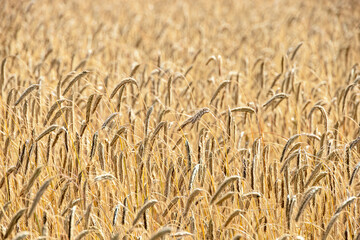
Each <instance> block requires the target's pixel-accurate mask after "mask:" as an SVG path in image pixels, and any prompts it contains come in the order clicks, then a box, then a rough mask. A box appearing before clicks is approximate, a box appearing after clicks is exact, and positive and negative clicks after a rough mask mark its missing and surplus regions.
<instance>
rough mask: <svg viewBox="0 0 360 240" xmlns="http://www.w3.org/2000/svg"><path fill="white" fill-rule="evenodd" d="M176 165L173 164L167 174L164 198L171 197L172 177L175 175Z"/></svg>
mask: <svg viewBox="0 0 360 240" xmlns="http://www.w3.org/2000/svg"><path fill="white" fill-rule="evenodd" d="M174 171H175V169H174V164H173V163H171V165H170V167H169V170H168V172H167V174H166V181H165V190H164V196H165V197H166V198H167V197H168V195H169V191H170V187H171V177H172V176H173V174H174Z"/></svg>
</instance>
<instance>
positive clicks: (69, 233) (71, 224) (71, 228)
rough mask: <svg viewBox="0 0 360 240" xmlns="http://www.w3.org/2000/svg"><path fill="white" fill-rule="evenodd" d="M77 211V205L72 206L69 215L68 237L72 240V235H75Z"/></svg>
mask: <svg viewBox="0 0 360 240" xmlns="http://www.w3.org/2000/svg"><path fill="white" fill-rule="evenodd" d="M75 211H76V206H74V207H72V208H71V211H70V216H69V229H68V239H70V240H71V239H72V236H73V229H74V221H75V220H74V219H75Z"/></svg>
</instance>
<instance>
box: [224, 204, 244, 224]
mask: <svg viewBox="0 0 360 240" xmlns="http://www.w3.org/2000/svg"><path fill="white" fill-rule="evenodd" d="M243 213H245V212H244V211H242V210H239V209H236V210H235V211H233V212H232V213H231V214H230V216H229V217H228V218H227V219H226V221H225V223H224V226H223V227H224V228H226V227H227V226H228V225H229V224H230V223H231V221H232V220H233V219H234V218H235V217H236V216H238V215H242V214H243Z"/></svg>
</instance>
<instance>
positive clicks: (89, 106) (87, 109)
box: [85, 93, 96, 123]
mask: <svg viewBox="0 0 360 240" xmlns="http://www.w3.org/2000/svg"><path fill="white" fill-rule="evenodd" d="M95 95H96V94H95V93H94V94H91V95H90V96H89V98H88V100H87V102H86V120H85V121H86V123H88V122H89V121H90V115H91V106H92V105H91V104H92V102H93V100H94V97H95Z"/></svg>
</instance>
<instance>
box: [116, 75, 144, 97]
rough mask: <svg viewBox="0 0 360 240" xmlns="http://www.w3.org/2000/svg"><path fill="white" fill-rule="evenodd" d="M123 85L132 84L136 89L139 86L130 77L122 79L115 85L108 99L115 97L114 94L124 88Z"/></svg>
mask: <svg viewBox="0 0 360 240" xmlns="http://www.w3.org/2000/svg"><path fill="white" fill-rule="evenodd" d="M125 84H134V85H136V87H138V88H139V85H138V83H137V81H136V80H135V79H134V78H131V77H129V78H125V79H123V80H122V81H121V82H120V83H119V84H118V85H116V87H115V88H114V90H113V91H112V92H111V94H110V97H109V98H110V99H112V98H113V97H114V96H115V95H116V93H117V92H118V91H119V89H120V88H121V87H122V86H124V85H125Z"/></svg>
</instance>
